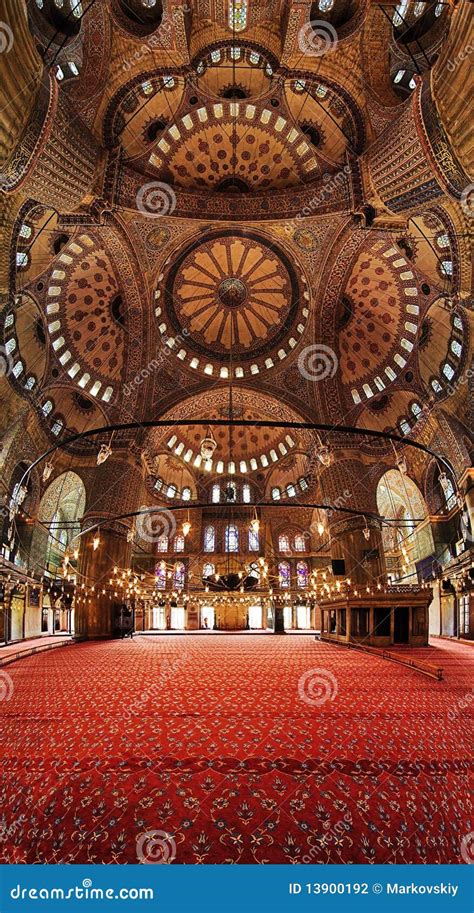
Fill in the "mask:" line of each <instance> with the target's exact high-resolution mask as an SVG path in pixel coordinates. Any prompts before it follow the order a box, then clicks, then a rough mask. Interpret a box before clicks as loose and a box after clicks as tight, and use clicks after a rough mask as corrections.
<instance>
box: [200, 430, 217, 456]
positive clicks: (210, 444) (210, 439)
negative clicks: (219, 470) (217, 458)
mask: <svg viewBox="0 0 474 913" xmlns="http://www.w3.org/2000/svg"><path fill="white" fill-rule="evenodd" d="M216 447H217V441H216V439H215V438H214V436H213V434H212V431H211V428H210V426H208V427H207V430H206V436H205V437H203V439H202V441H201V457H202V459H203V460H204V461H205V462H206V463H208V462H209V461H210V460H212V457H213V456H214V453H215V450H216Z"/></svg>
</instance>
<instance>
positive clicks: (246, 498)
mask: <svg viewBox="0 0 474 913" xmlns="http://www.w3.org/2000/svg"><path fill="white" fill-rule="evenodd" d="M250 498H251V492H250V485H247V483H246V484H245V485H243V486H242V501H243V502H244V504H250Z"/></svg>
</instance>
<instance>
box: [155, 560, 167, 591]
mask: <svg viewBox="0 0 474 913" xmlns="http://www.w3.org/2000/svg"><path fill="white" fill-rule="evenodd" d="M155 577H156V588H157V589H158V590H166V568H164V567H163V566H162V565H161V564H157V565H156V568H155Z"/></svg>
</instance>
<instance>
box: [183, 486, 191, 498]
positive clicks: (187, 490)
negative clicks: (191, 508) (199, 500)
mask: <svg viewBox="0 0 474 913" xmlns="http://www.w3.org/2000/svg"><path fill="white" fill-rule="evenodd" d="M181 497H182V499H183V501H190V500H191V489H190V488H183V491H182V494H181Z"/></svg>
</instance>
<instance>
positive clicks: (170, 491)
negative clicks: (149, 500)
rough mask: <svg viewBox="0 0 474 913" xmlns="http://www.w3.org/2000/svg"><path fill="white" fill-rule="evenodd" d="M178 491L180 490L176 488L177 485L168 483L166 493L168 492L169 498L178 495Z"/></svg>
mask: <svg viewBox="0 0 474 913" xmlns="http://www.w3.org/2000/svg"><path fill="white" fill-rule="evenodd" d="M177 491H178V489H177V488H176V485H168V489H167V492H166V494H167V496H168V498H174V497H175V496H176V492H177Z"/></svg>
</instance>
